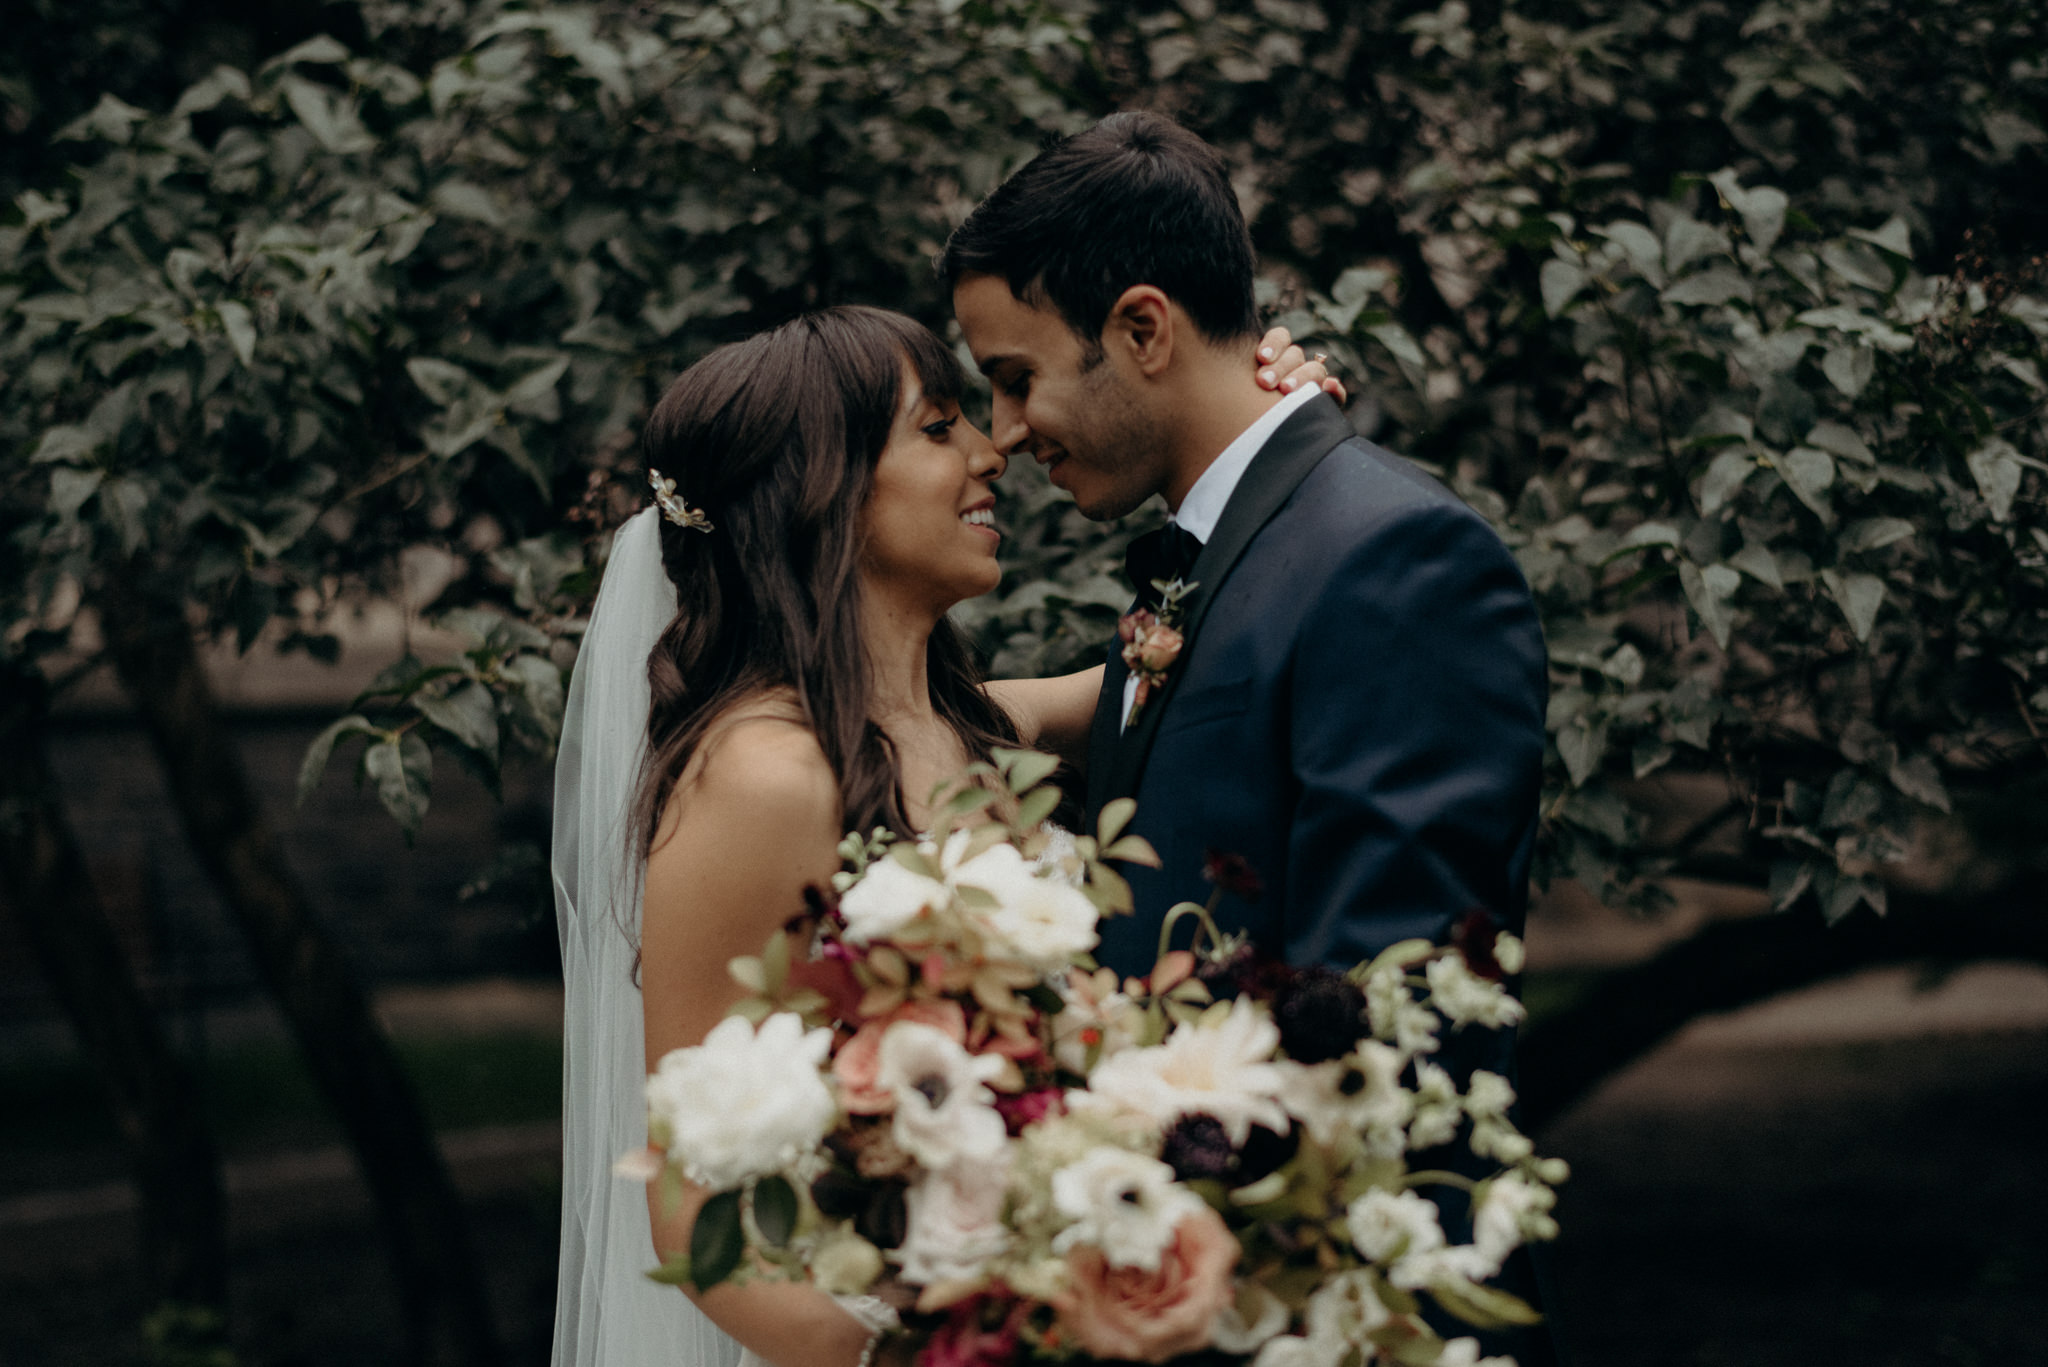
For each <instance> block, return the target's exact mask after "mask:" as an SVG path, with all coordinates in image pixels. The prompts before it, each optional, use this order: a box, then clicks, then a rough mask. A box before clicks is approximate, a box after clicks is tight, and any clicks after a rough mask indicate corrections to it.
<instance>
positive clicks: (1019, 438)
mask: <svg viewBox="0 0 2048 1367" xmlns="http://www.w3.org/2000/svg"><path fill="white" fill-rule="evenodd" d="M988 436H989V440H990V441H992V442H994V443H995V444H996V450H998V451H1000V452H1002V453H1003V456H1004V458H1005V459H1011V458H1014V457H1016V456H1018V455H1029V454H1030V453H1031V426H1030V424H1029V423H1027V422H1025V421H1024V405H1023V404H1021V403H1019V402H1017V400H1015V399H1013V398H1010V397H1008V396H1006V395H1004V394H1002V393H1000V392H998V393H997V394H996V396H995V402H994V404H993V405H992V406H991V408H990V410H989V420H988Z"/></svg>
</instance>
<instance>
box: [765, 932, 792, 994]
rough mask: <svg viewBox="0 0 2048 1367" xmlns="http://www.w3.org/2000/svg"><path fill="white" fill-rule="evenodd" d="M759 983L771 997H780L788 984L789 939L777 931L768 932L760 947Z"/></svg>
mask: <svg viewBox="0 0 2048 1367" xmlns="http://www.w3.org/2000/svg"><path fill="white" fill-rule="evenodd" d="M761 981H762V985H763V987H764V989H765V990H766V991H767V993H768V995H769V996H771V997H779V996H781V995H782V989H783V988H784V987H786V986H787V985H788V984H789V937H788V936H787V935H784V934H783V933H782V932H781V931H779V930H777V931H772V932H770V933H769V936H768V943H767V944H765V945H763V946H762V947H761Z"/></svg>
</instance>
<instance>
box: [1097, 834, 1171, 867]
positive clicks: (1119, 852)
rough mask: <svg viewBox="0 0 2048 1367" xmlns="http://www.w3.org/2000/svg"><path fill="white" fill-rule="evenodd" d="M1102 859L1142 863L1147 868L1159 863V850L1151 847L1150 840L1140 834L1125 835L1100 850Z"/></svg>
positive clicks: (1156, 865)
mask: <svg viewBox="0 0 2048 1367" xmlns="http://www.w3.org/2000/svg"><path fill="white" fill-rule="evenodd" d="M1102 858H1104V859H1121V860H1122V861H1123V862H1124V863H1126V864H1143V865H1144V866H1145V867H1146V868H1148V869H1156V868H1158V867H1159V865H1160V859H1159V851H1157V850H1155V849H1153V848H1152V842H1151V841H1149V840H1147V839H1146V838H1145V837H1144V836H1142V835H1127V836H1125V837H1123V838H1122V839H1121V840H1118V841H1117V842H1116V843H1115V844H1113V845H1111V846H1110V847H1109V848H1108V849H1106V850H1104V851H1103V852H1102Z"/></svg>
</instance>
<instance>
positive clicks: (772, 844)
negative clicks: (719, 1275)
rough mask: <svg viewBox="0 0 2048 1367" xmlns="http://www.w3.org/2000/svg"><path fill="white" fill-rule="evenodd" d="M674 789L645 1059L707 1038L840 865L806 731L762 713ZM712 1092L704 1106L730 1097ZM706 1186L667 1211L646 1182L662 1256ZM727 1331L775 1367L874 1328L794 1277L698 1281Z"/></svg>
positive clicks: (805, 1360) (838, 1361) (651, 883)
mask: <svg viewBox="0 0 2048 1367" xmlns="http://www.w3.org/2000/svg"><path fill="white" fill-rule="evenodd" d="M694 767H695V770H696V772H695V773H694V774H689V775H686V776H685V778H686V781H687V788H686V787H685V785H684V784H681V783H679V784H678V785H677V790H678V795H677V796H676V797H673V798H671V799H670V801H669V804H668V810H667V811H666V812H664V813H663V816H662V822H661V828H660V831H659V832H658V834H657V838H656V844H655V849H654V852H653V854H652V855H651V856H649V858H648V861H647V886H646V900H645V908H644V912H643V917H642V927H641V938H640V956H641V957H640V987H641V997H642V1002H643V1008H642V1009H643V1014H644V1019H645V1027H646V1038H647V1062H648V1066H649V1067H650V1068H652V1067H653V1065H654V1064H655V1063H656V1061H658V1060H659V1059H660V1058H661V1056H662V1055H663V1054H665V1053H667V1052H668V1051H669V1050H671V1049H676V1048H680V1047H682V1046H684V1045H691V1044H698V1043H701V1042H702V1040H703V1038H704V1036H705V1035H706V1034H708V1033H709V1032H710V1030H711V1028H712V1027H713V1026H714V1025H716V1024H718V1022H719V1021H720V1020H721V1019H722V1018H723V1017H724V1015H725V1012H726V1008H727V1007H729V1006H731V1005H732V1004H733V1003H734V1002H735V1001H737V1000H738V999H739V997H740V995H741V990H740V988H739V986H738V984H736V983H735V982H733V980H732V979H731V977H729V976H728V975H727V973H726V964H727V962H728V961H729V960H731V959H733V958H734V957H735V956H738V955H743V954H759V953H760V952H761V947H762V945H763V944H765V943H766V942H767V939H768V937H769V936H770V935H772V934H774V933H776V931H778V930H779V929H780V928H781V926H782V925H783V924H785V923H786V922H787V921H788V920H789V919H790V918H791V917H793V916H795V915H797V914H798V913H800V912H801V911H802V910H803V906H804V902H803V891H804V888H805V886H806V885H808V884H813V883H817V884H826V885H829V881H830V879H831V876H832V873H833V871H834V870H835V869H837V868H838V866H839V860H838V857H837V855H836V854H835V853H834V846H835V845H836V844H837V843H838V840H839V836H840V834H841V832H840V830H839V785H838V781H837V780H836V779H835V778H834V777H833V774H832V768H831V765H830V764H829V763H827V761H826V759H825V756H824V753H823V752H822V751H821V750H820V749H819V748H818V743H817V740H816V738H815V737H813V736H812V735H811V733H810V732H809V731H808V730H806V729H804V728H803V727H801V726H798V725H795V724H793V723H790V722H784V721H778V720H768V719H755V720H748V721H741V722H738V723H736V724H734V725H733V726H732V727H731V728H730V729H728V730H726V731H725V732H724V733H723V734H721V735H718V736H717V738H716V739H715V740H713V741H712V742H711V743H710V744H709V745H708V746H707V747H706V753H705V754H704V755H703V756H702V758H701V759H700V760H699V762H698V764H697V765H696V766H694ZM723 1100H724V1099H722V1098H718V1097H706V1098H705V1099H704V1102H705V1104H706V1105H711V1106H716V1105H720V1104H722V1103H723ZM705 1195H706V1194H705V1193H703V1192H701V1191H697V1190H695V1189H692V1190H690V1191H689V1193H688V1195H687V1196H686V1197H685V1199H684V1200H683V1202H682V1204H681V1206H680V1207H679V1208H678V1209H676V1210H674V1211H670V1212H667V1213H664V1212H663V1211H662V1209H661V1203H660V1202H659V1200H658V1199H657V1198H656V1197H655V1195H654V1188H653V1187H651V1186H650V1188H649V1194H648V1216H649V1219H650V1220H651V1221H652V1224H653V1230H654V1248H655V1252H656V1253H657V1254H658V1255H660V1256H661V1257H663V1258H666V1257H668V1256H669V1255H671V1254H676V1253H682V1252H686V1251H687V1250H688V1248H689V1246H690V1226H691V1224H692V1222H693V1221H694V1220H695V1219H696V1214H697V1209H698V1207H699V1206H700V1205H701V1204H702V1203H703V1201H704V1199H705ZM688 1294H690V1296H691V1298H692V1299H694V1300H695V1301H696V1302H697V1304H698V1306H699V1307H701V1308H702V1309H703V1311H704V1313H705V1314H706V1315H708V1316H710V1318H711V1319H712V1321H713V1322H714V1323H716V1324H717V1325H718V1327H719V1328H721V1329H723V1330H724V1331H725V1332H726V1333H728V1334H730V1335H732V1336H733V1337H734V1338H735V1339H738V1340H739V1341H740V1343H741V1344H743V1345H744V1346H746V1347H747V1348H750V1349H752V1350H753V1351H754V1352H756V1353H758V1354H760V1355H761V1356H762V1357H764V1358H766V1359H767V1360H768V1361H769V1362H771V1363H775V1364H778V1367H853V1364H855V1363H857V1362H858V1361H859V1360H860V1357H861V1350H862V1349H863V1348H864V1347H866V1345H867V1342H868V1331H867V1330H866V1329H865V1328H863V1327H862V1326H861V1325H860V1324H859V1322H858V1321H856V1320H855V1319H854V1318H853V1317H852V1316H851V1315H848V1314H847V1313H846V1312H845V1311H844V1310H842V1309H840V1308H839V1307H838V1306H837V1305H836V1304H834V1303H833V1301H832V1299H831V1298H830V1297H828V1296H826V1295H824V1294H823V1293H822V1292H819V1291H815V1290H813V1289H811V1288H810V1287H808V1286H801V1285H795V1284H790V1283H770V1282H757V1283H754V1284H750V1285H747V1286H731V1285H723V1286H717V1287H713V1288H712V1289H711V1290H710V1291H707V1292H701V1293H699V1292H697V1291H695V1290H694V1289H693V1290H691V1291H690V1292H689V1293H688Z"/></svg>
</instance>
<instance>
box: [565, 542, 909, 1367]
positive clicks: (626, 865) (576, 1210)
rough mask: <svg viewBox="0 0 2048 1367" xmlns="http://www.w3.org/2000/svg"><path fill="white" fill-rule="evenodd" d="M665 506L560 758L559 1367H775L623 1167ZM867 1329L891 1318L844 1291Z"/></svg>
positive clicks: (643, 545) (600, 627) (600, 634)
mask: <svg viewBox="0 0 2048 1367" xmlns="http://www.w3.org/2000/svg"><path fill="white" fill-rule="evenodd" d="M659 519H660V513H659V511H658V510H657V509H654V508H648V509H646V510H645V511H643V512H640V513H638V514H636V515H635V516H634V517H633V518H631V519H630V520H629V521H628V522H627V523H626V525H625V526H623V527H621V528H620V529H619V531H618V534H617V536H616V537H615V538H614V539H613V542H612V554H611V559H610V561H609V562H608V563H607V565H606V570H605V576H604V582H603V585H602V587H601V588H600V589H599V591H598V595H597V603H596V605H595V607H593V608H592V610H591V614H590V627H589V630H588V631H587V632H586V633H585V634H584V638H583V648H582V651H581V653H580V655H579V656H578V659H577V662H576V671H575V677H574V679H573V680H572V681H571V683H570V686H569V700H568V706H567V708H566V709H565V710H564V713H563V718H562V737H561V747H560V751H559V754H558V757H557V759H556V761H555V813H554V851H553V854H554V885H555V918H556V925H557V930H558V932H559V934H560V937H561V948H562V981H563V984H564V988H565V992H564V1004H563V1021H562V1241H561V1258H560V1264H559V1272H558V1275H557V1281H556V1286H555V1345H554V1355H553V1363H554V1367H769V1364H767V1363H766V1362H764V1361H763V1360H762V1359H761V1358H759V1357H757V1356H756V1355H754V1354H753V1353H750V1352H747V1351H746V1350H744V1349H742V1348H741V1347H740V1345H739V1344H738V1343H737V1342H736V1341H734V1340H733V1339H732V1338H731V1337H730V1336H729V1335H727V1334H725V1333H724V1332H723V1331H721V1330H720V1329H719V1328H718V1326H717V1325H715V1324H713V1323H712V1322H711V1320H710V1319H709V1318H708V1317H707V1316H706V1315H705V1314H704V1313H703V1312H702V1311H701V1310H699V1309H697V1307H696V1306H695V1305H694V1304H692V1303H691V1302H690V1300H689V1299H688V1298H687V1297H686V1296H684V1295H683V1293H682V1292H680V1291H678V1290H677V1289H675V1288H674V1287H671V1286H663V1285H660V1284H658V1283H656V1282H652V1281H649V1280H648V1279H647V1277H646V1275H645V1274H646V1273H647V1272H648V1271H649V1270H650V1269H651V1268H653V1266H654V1263H655V1254H654V1241H653V1234H652V1231H651V1229H650V1227H649V1223H648V1218H647V1192H646V1188H645V1187H644V1186H643V1185H642V1184H640V1183H639V1182H637V1181H630V1180H627V1179H623V1178H620V1177H617V1176H614V1175H613V1173H612V1164H613V1163H614V1162H615V1161H616V1160H617V1159H618V1158H619V1157H620V1156H621V1155H624V1154H627V1153H632V1152H635V1151H638V1150H640V1149H644V1148H645V1147H646V1146H647V1107H646V1100H645V1092H644V1087H645V1083H646V1078H647V1060H646V1048H645V1042H644V1037H643V1035H642V1031H641V1005H640V989H639V985H638V983H637V982H636V981H635V979H636V974H635V973H634V962H633V961H634V953H635V947H636V946H637V945H638V944H639V940H640V874H641V868H640V858H639V855H638V841H637V840H636V839H635V838H634V835H633V832H632V830H631V822H632V807H633V796H634V789H635V786H636V784H637V782H638V778H639V773H640V758H641V753H642V750H643V748H644V746H645V744H646V735H647V711H648V690H647V657H648V655H649V653H650V652H652V650H653V649H654V644H655V642H656V641H657V640H658V639H659V638H660V636H661V633H662V631H663V629H665V628H666V627H667V626H668V624H669V621H670V619H672V618H673V617H674V616H675V611H676V596H675V588H674V586H673V585H671V584H670V583H669V581H668V575H667V574H666V572H664V571H663V569H662V565H661V522H660V520H659ZM840 1303H841V1304H842V1305H844V1306H845V1307H846V1309H847V1311H848V1313H850V1314H852V1315H853V1316H854V1317H855V1318H856V1319H858V1320H860V1321H861V1322H862V1323H863V1324H866V1325H867V1326H868V1327H869V1328H870V1329H871V1330H872V1329H879V1328H881V1327H884V1326H885V1325H886V1324H889V1323H893V1322H894V1319H895V1316H894V1313H893V1312H891V1311H890V1310H889V1309H888V1308H887V1307H886V1306H884V1305H883V1304H882V1303H881V1302H880V1301H876V1300H874V1299H873V1298H871V1297H856V1298H851V1299H842V1300H841V1302H840Z"/></svg>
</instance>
